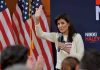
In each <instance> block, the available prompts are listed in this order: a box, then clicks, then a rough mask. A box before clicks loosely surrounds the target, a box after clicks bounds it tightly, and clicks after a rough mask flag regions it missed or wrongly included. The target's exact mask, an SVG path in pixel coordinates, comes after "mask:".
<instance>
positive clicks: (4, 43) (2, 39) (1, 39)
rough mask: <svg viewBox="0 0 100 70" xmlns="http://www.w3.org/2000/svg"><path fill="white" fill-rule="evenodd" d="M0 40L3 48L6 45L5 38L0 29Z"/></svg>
mask: <svg viewBox="0 0 100 70" xmlns="http://www.w3.org/2000/svg"><path fill="white" fill-rule="evenodd" d="M0 41H1V44H2V46H1V47H2V48H5V47H6V46H7V44H6V42H5V39H4V37H3V35H2V33H1V31H0Z"/></svg>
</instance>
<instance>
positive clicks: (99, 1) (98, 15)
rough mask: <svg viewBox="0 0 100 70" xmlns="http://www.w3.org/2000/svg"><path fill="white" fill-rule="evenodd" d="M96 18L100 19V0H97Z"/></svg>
mask: <svg viewBox="0 0 100 70" xmlns="http://www.w3.org/2000/svg"><path fill="white" fill-rule="evenodd" d="M96 20H97V21H99V20H100V0H96Z"/></svg>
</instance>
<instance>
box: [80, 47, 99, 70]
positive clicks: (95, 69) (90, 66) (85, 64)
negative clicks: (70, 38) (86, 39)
mask: <svg viewBox="0 0 100 70" xmlns="http://www.w3.org/2000/svg"><path fill="white" fill-rule="evenodd" d="M81 69H86V70H100V51H97V50H96V49H93V48H92V49H91V50H89V51H87V52H85V54H84V57H83V59H82V62H81Z"/></svg>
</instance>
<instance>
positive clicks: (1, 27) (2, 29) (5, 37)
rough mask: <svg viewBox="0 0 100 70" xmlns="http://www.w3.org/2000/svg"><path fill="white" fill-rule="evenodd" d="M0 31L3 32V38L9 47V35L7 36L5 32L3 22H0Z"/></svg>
mask: <svg viewBox="0 0 100 70" xmlns="http://www.w3.org/2000/svg"><path fill="white" fill-rule="evenodd" d="M0 30H1V31H2V32H3V33H2V34H3V37H4V40H5V42H6V44H8V45H9V44H10V42H9V40H8V37H7V34H6V32H5V30H4V27H3V25H2V22H1V21H0ZM1 40H2V39H1Z"/></svg>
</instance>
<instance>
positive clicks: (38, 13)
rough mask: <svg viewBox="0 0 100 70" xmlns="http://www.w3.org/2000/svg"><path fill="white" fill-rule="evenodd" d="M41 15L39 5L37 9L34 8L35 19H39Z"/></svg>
mask: <svg viewBox="0 0 100 70" xmlns="http://www.w3.org/2000/svg"><path fill="white" fill-rule="evenodd" d="M41 13H42V5H40V6H39V8H36V12H35V18H36V19H39V17H40V16H41Z"/></svg>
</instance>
